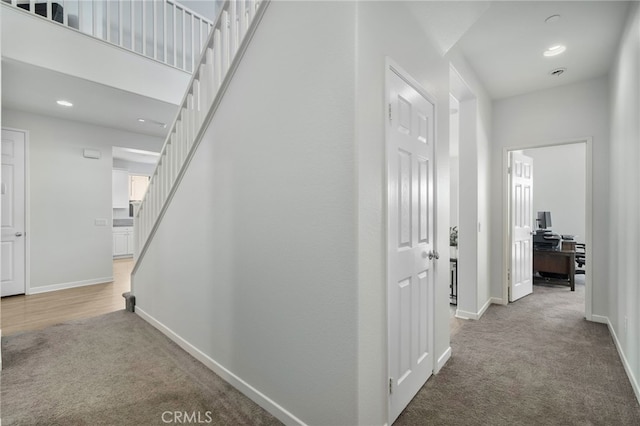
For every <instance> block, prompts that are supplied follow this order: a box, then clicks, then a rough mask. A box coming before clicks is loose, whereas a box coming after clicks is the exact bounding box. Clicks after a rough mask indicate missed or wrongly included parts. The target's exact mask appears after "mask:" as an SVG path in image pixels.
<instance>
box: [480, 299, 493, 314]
mask: <svg viewBox="0 0 640 426" xmlns="http://www.w3.org/2000/svg"><path fill="white" fill-rule="evenodd" d="M490 305H491V298H490V299H489V300H487V301H486V302H485V303H484V305H482V308H480V310H479V311H478V319H480V318H482V316H483V315H484V313H485V312H487V309H489V306H490Z"/></svg>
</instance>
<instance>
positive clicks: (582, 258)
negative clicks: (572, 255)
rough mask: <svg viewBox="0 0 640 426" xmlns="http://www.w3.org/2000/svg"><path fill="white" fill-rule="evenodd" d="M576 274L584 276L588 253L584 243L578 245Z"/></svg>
mask: <svg viewBox="0 0 640 426" xmlns="http://www.w3.org/2000/svg"><path fill="white" fill-rule="evenodd" d="M576 263H577V264H578V267H577V268H576V274H584V265H585V264H586V263H587V253H586V248H585V244H584V243H576Z"/></svg>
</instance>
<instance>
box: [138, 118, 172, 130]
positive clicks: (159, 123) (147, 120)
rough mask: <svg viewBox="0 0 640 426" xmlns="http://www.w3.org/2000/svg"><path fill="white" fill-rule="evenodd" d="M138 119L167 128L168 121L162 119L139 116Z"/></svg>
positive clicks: (141, 121)
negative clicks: (164, 121)
mask: <svg viewBox="0 0 640 426" xmlns="http://www.w3.org/2000/svg"><path fill="white" fill-rule="evenodd" d="M138 121H139V122H140V123H151V124H155V125H157V126H160V127H162V128H163V129H166V128H167V124H166V123H162V122H160V121H156V120H151V119H150V118H138Z"/></svg>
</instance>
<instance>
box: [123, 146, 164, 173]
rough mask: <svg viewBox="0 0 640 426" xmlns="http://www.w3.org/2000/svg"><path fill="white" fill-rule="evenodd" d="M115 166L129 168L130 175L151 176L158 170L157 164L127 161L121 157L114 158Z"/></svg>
mask: <svg viewBox="0 0 640 426" xmlns="http://www.w3.org/2000/svg"><path fill="white" fill-rule="evenodd" d="M161 147H162V146H161ZM113 168H114V169H123V170H127V171H128V172H129V174H130V175H142V176H151V175H152V174H153V172H154V171H155V170H156V165H155V164H149V163H140V162H139V161H127V160H123V159H121V158H114V159H113Z"/></svg>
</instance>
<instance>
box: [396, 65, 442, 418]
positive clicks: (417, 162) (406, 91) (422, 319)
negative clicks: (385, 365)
mask: <svg viewBox="0 0 640 426" xmlns="http://www.w3.org/2000/svg"><path fill="white" fill-rule="evenodd" d="M387 73H388V75H387V81H388V90H389V93H388V95H389V98H388V105H387V107H388V108H389V111H388V114H389V116H388V118H387V173H388V175H387V178H388V209H387V214H388V231H387V235H388V241H387V244H388V261H387V266H388V283H387V285H388V321H389V342H388V344H389V372H390V378H389V380H390V382H389V391H390V394H389V410H390V413H389V414H390V422H392V421H393V420H395V419H396V418H397V417H398V415H399V414H400V413H401V412H402V410H403V409H404V408H405V407H406V405H407V404H408V403H409V401H411V399H412V398H413V397H414V396H415V394H416V393H417V392H418V390H419V389H420V388H421V387H422V385H423V384H424V383H425V382H426V380H427V379H428V378H429V376H430V375H431V374H432V372H433V306H434V305H433V294H434V289H433V285H434V262H435V256H437V254H436V252H435V247H434V211H435V209H434V179H433V177H434V141H435V138H434V135H435V132H434V105H433V104H432V103H431V102H430V101H429V100H428V99H427V98H426V97H425V96H423V95H422V94H421V92H419V91H418V90H416V88H414V86H413V85H412V84H415V83H412V84H410V83H409V82H408V81H411V80H410V79H409V78H406V79H405V78H402V77H400V76H399V75H398V73H397V72H395V71H394V70H393V69H389V70H388V71H387Z"/></svg>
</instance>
